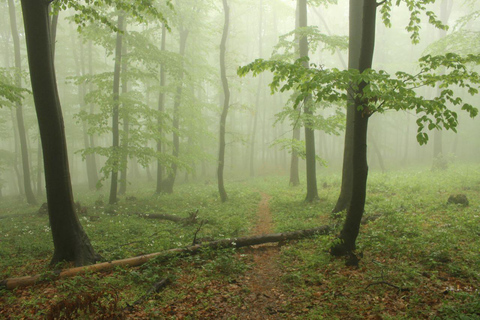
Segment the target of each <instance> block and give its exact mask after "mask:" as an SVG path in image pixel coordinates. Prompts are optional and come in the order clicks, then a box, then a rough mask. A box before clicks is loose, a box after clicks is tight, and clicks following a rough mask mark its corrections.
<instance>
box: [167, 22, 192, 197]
mask: <svg viewBox="0 0 480 320" xmlns="http://www.w3.org/2000/svg"><path fill="white" fill-rule="evenodd" d="M188 33H189V32H188V30H186V29H183V28H181V29H180V48H179V54H180V56H181V57H182V59H183V58H184V57H185V48H186V45H187V38H188ZM183 75H184V72H183V60H182V65H181V66H180V75H179V77H178V81H179V83H178V86H177V93H176V94H175V101H174V103H173V121H172V122H173V123H172V124H173V151H172V156H173V163H172V167H171V172H170V174H169V175H168V178H167V179H166V181H165V192H167V193H173V185H174V184H175V178H176V176H177V168H178V164H177V161H178V155H179V153H180V137H179V135H178V134H179V132H178V131H179V129H180V104H181V102H182V90H183Z"/></svg>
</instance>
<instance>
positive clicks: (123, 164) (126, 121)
mask: <svg viewBox="0 0 480 320" xmlns="http://www.w3.org/2000/svg"><path fill="white" fill-rule="evenodd" d="M124 30H126V27H124ZM126 55H127V47H126V46H125V44H124V45H123V47H122V56H123V59H122V67H121V69H122V77H121V79H122V95H125V94H126V93H127V91H128V79H127V74H126V72H127V66H128V61H127V59H126V58H125V56H126ZM129 108H130V107H129V106H125V105H122V109H123V112H122V115H123V134H122V146H121V150H122V160H121V161H120V168H121V170H120V188H119V189H118V194H119V195H124V194H125V193H126V192H127V182H128V180H127V172H128V139H129V132H128V131H129V127H130V112H129Z"/></svg>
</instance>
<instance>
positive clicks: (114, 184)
mask: <svg viewBox="0 0 480 320" xmlns="http://www.w3.org/2000/svg"><path fill="white" fill-rule="evenodd" d="M124 19H125V15H124V13H123V12H122V13H119V14H118V22H117V25H118V29H119V30H123V23H124ZM122 38H123V37H122V33H120V32H117V41H116V45H115V66H114V73H113V115H112V135H113V139H112V140H113V143H112V148H113V150H112V155H111V156H112V157H113V161H112V177H111V178H112V179H111V184H110V198H109V200H108V203H109V204H114V203H115V202H117V191H118V190H117V189H118V165H119V158H120V150H119V149H120V146H119V140H120V132H119V128H118V125H119V119H118V118H119V116H118V113H119V112H118V108H119V104H120V102H119V95H120V69H121V65H122Z"/></svg>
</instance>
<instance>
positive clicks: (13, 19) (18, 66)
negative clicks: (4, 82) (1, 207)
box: [8, 0, 37, 204]
mask: <svg viewBox="0 0 480 320" xmlns="http://www.w3.org/2000/svg"><path fill="white" fill-rule="evenodd" d="M8 9H9V13H10V27H11V30H12V39H13V47H14V50H15V85H16V86H17V87H21V86H22V58H21V55H20V37H19V35H18V29H17V16H16V12H15V4H14V2H13V0H8ZM15 107H16V111H15V114H16V118H17V128H18V137H19V140H20V150H21V154H22V168H23V187H24V189H25V196H26V198H27V202H28V203H29V204H36V203H37V200H36V199H35V195H34V194H33V190H32V183H31V178H30V161H29V156H28V146H27V134H26V130H25V123H24V120H23V106H22V103H21V101H17V102H16V104H15Z"/></svg>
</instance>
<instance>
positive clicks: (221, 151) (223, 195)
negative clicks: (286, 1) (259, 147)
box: [217, 0, 230, 202]
mask: <svg viewBox="0 0 480 320" xmlns="http://www.w3.org/2000/svg"><path fill="white" fill-rule="evenodd" d="M223 11H224V13H225V22H224V25H223V33H222V40H221V42H220V77H221V79H222V87H223V99H224V100H223V110H222V115H221V116H220V135H219V141H220V145H219V148H218V169H217V178H218V192H219V194H220V199H221V200H222V202H225V201H227V199H228V196H227V192H226V191H225V186H224V181H223V169H224V167H225V126H226V122H227V115H228V107H229V105H230V90H229V88H228V79H227V72H226V66H225V51H226V43H227V37H228V24H229V20H230V9H229V7H228V4H227V0H223Z"/></svg>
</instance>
